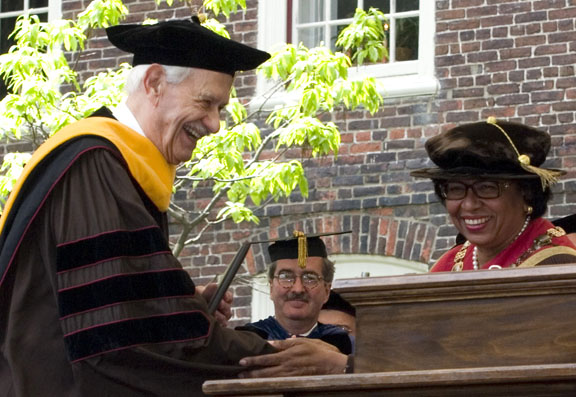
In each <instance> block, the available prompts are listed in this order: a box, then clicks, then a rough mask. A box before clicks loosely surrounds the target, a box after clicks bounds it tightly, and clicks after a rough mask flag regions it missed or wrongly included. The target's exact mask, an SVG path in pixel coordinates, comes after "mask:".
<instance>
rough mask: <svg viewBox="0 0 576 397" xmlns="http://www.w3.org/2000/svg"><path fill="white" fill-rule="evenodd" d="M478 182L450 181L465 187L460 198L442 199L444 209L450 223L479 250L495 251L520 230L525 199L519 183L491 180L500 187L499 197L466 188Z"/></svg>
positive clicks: (499, 249) (523, 217)
mask: <svg viewBox="0 0 576 397" xmlns="http://www.w3.org/2000/svg"><path fill="white" fill-rule="evenodd" d="M479 181H481V180H478V179H462V180H458V181H451V182H459V183H463V184H464V185H466V186H467V188H465V190H466V191H465V193H464V194H465V195H464V197H463V198H461V199H458V200H450V199H447V198H446V201H445V205H446V210H447V211H448V214H449V215H450V218H451V220H452V223H453V224H454V226H456V228H457V229H458V231H459V232H460V233H462V234H463V235H464V237H465V238H466V239H467V240H469V241H470V242H471V243H472V244H475V245H477V246H478V248H479V249H482V250H485V251H487V252H494V253H497V252H500V251H501V250H502V249H504V248H505V247H507V246H508V244H510V243H511V242H512V241H513V240H514V239H515V238H516V235H517V233H518V232H519V231H520V230H521V229H522V225H523V223H524V221H525V219H526V212H525V202H524V198H523V195H522V192H521V190H520V187H519V185H518V184H517V183H515V182H513V181H504V180H498V181H493V182H497V183H498V184H499V186H500V190H499V191H500V195H499V197H496V198H480V197H478V196H477V195H476V193H475V192H474V191H473V189H472V188H470V186H471V185H472V184H474V183H476V182H479ZM476 186H478V185H476ZM480 195H482V193H480Z"/></svg>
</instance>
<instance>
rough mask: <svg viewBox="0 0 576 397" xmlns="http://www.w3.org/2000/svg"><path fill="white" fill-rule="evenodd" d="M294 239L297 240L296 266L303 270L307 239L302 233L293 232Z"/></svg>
mask: <svg viewBox="0 0 576 397" xmlns="http://www.w3.org/2000/svg"><path fill="white" fill-rule="evenodd" d="M294 237H297V238H298V266H300V268H302V269H304V268H305V267H306V259H307V258H308V239H307V238H306V235H305V234H304V232H299V231H297V230H295V231H294Z"/></svg>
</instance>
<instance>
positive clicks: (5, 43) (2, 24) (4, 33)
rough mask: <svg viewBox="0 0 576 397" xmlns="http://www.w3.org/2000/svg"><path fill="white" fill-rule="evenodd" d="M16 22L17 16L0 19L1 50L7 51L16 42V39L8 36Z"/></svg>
mask: <svg viewBox="0 0 576 397" xmlns="http://www.w3.org/2000/svg"><path fill="white" fill-rule="evenodd" d="M15 24H16V17H12V18H2V19H0V51H2V53H5V52H7V51H8V49H9V48H10V46H11V45H12V44H14V41H13V40H12V39H8V36H9V35H10V34H11V33H12V31H13V30H14V26H15Z"/></svg>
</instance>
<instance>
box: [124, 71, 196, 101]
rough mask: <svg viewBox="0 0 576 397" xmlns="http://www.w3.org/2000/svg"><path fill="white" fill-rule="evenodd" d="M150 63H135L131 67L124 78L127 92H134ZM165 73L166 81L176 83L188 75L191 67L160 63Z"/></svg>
mask: <svg viewBox="0 0 576 397" xmlns="http://www.w3.org/2000/svg"><path fill="white" fill-rule="evenodd" d="M150 66H151V65H137V66H134V68H132V70H131V71H130V74H129V75H128V79H127V80H126V86H125V90H126V92H128V94H132V93H134V92H135V91H136V90H137V89H138V88H139V87H140V84H141V83H142V79H143V78H144V75H145V74H146V71H147V70H148V68H149V67H150ZM161 66H162V68H164V72H165V73H166V81H168V83H170V84H178V83H181V82H182V81H184V79H186V77H188V76H190V73H192V70H193V69H192V68H186V67H183V66H167V65H161Z"/></svg>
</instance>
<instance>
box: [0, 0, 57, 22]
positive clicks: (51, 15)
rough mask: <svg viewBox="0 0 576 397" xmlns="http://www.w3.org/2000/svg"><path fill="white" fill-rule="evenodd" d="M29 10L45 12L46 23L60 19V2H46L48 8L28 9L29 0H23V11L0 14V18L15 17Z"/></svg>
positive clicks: (53, 0) (50, 0)
mask: <svg viewBox="0 0 576 397" xmlns="http://www.w3.org/2000/svg"><path fill="white" fill-rule="evenodd" d="M30 10H34V11H36V12H37V13H44V12H46V11H47V12H48V21H53V20H55V19H59V18H61V17H62V0H48V6H47V7H40V8H30V0H24V8H23V9H21V10H15V11H10V12H0V15H1V16H2V17H17V16H20V15H22V14H24V13H25V12H27V11H30ZM36 12H35V13H36Z"/></svg>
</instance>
